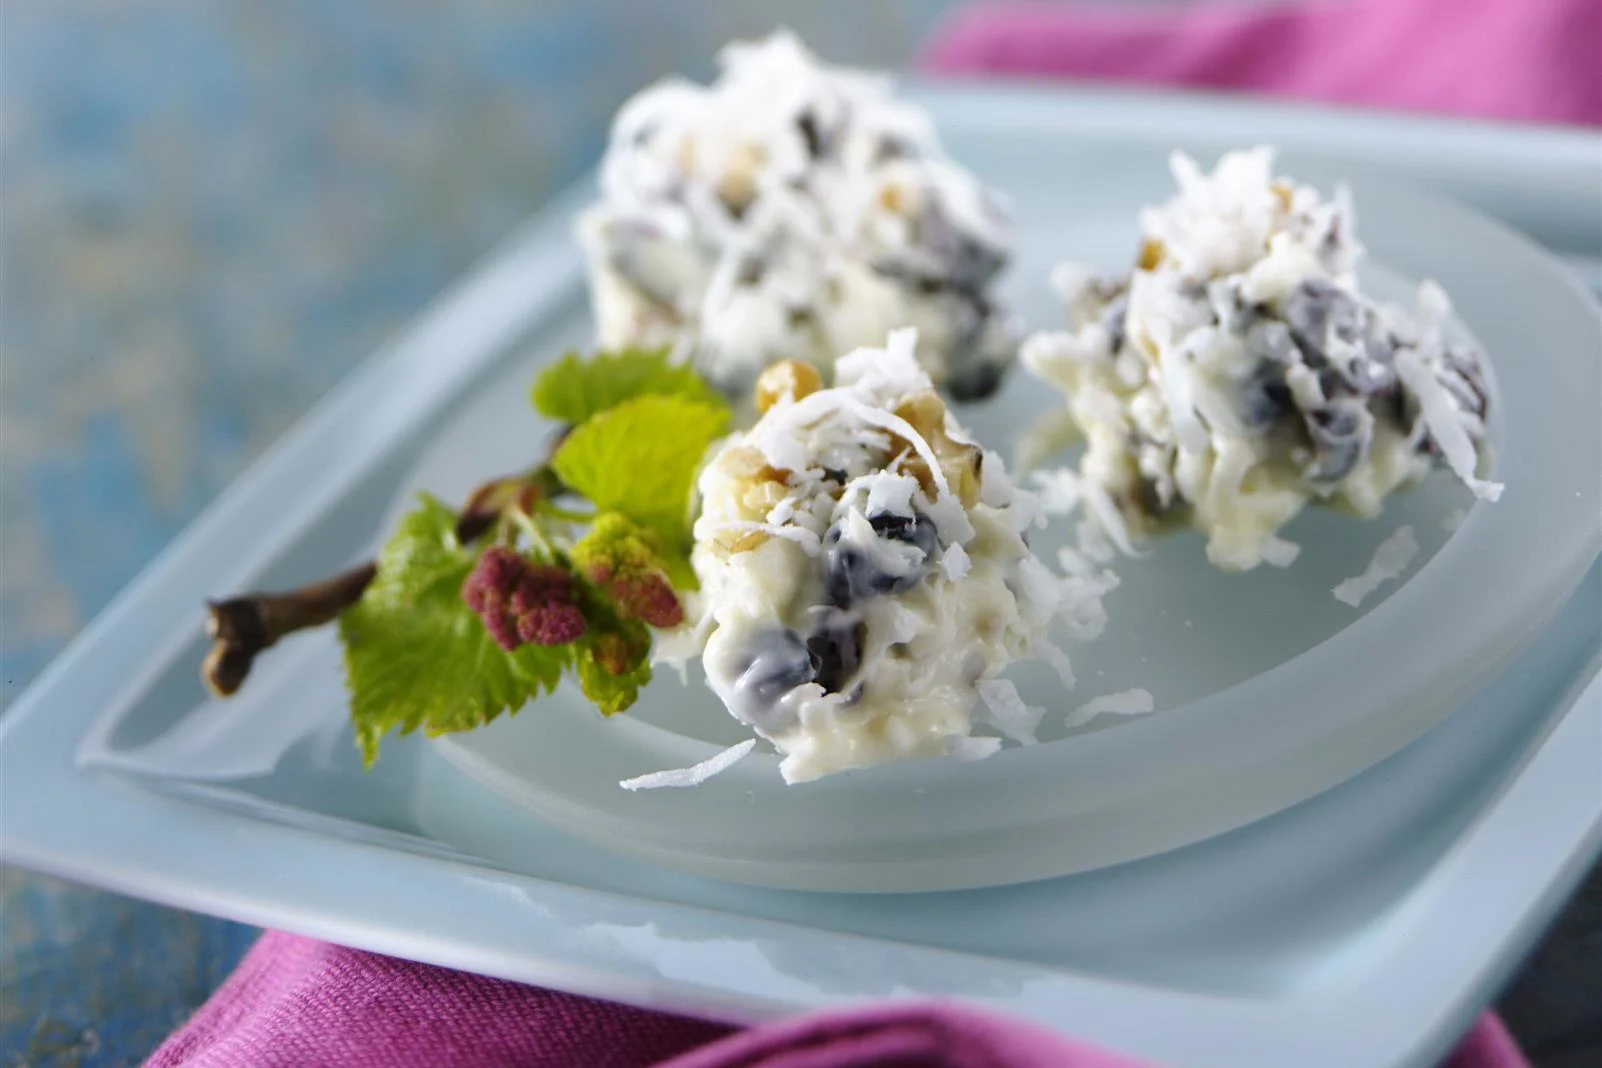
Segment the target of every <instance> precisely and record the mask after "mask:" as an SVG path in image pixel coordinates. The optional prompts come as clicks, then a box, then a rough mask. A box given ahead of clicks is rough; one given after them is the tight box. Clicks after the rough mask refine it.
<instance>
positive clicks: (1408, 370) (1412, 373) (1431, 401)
mask: <svg viewBox="0 0 1602 1068" xmlns="http://www.w3.org/2000/svg"><path fill="white" fill-rule="evenodd" d="M1396 373H1397V375H1398V376H1399V377H1400V378H1401V380H1402V384H1403V385H1405V386H1407V388H1408V389H1410V390H1412V391H1413V393H1414V395H1416V396H1417V397H1418V403H1419V409H1420V411H1421V412H1422V413H1423V416H1424V426H1425V427H1426V428H1427V429H1428V430H1429V432H1430V437H1432V438H1434V439H1435V444H1437V445H1439V446H1440V447H1441V454H1442V455H1443V456H1445V457H1446V465H1447V466H1448V467H1450V468H1451V469H1452V473H1453V474H1454V475H1456V476H1457V477H1458V478H1460V479H1462V481H1463V484H1464V485H1465V486H1467V487H1468V488H1469V489H1471V490H1473V491H1474V496H1476V497H1478V498H1479V499H1480V500H1482V501H1496V500H1499V499H1501V496H1502V484H1501V483H1500V482H1486V481H1483V480H1481V479H1479V478H1476V477H1475V475H1474V469H1475V467H1476V465H1477V464H1478V463H1479V454H1478V453H1477V452H1476V450H1475V448H1474V441H1473V439H1472V438H1470V437H1469V433H1468V430H1467V429H1466V428H1465V427H1464V426H1463V419H1462V415H1461V414H1460V413H1459V411H1458V408H1457V405H1456V404H1455V403H1453V401H1452V397H1451V394H1449V393H1447V392H1446V387H1445V386H1443V385H1441V383H1440V380H1439V379H1437V378H1436V377H1435V375H1434V374H1432V373H1431V372H1430V369H1429V368H1428V367H1426V366H1424V363H1423V361H1421V360H1420V359H1419V357H1418V355H1417V354H1416V353H1412V352H1408V351H1405V350H1404V351H1401V352H1398V353H1397V354H1396Z"/></svg>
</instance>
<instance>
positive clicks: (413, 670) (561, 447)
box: [202, 350, 729, 763]
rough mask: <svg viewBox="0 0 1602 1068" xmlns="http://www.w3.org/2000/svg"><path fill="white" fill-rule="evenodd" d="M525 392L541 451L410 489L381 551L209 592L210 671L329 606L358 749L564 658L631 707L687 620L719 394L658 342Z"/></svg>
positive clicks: (430, 722)
mask: <svg viewBox="0 0 1602 1068" xmlns="http://www.w3.org/2000/svg"><path fill="white" fill-rule="evenodd" d="M533 402H534V407H535V408H536V409H537V410H538V411H539V412H540V414H541V415H544V416H546V417H547V418H550V419H553V420H556V421H557V422H559V423H560V424H561V425H562V426H564V427H565V428H566V429H565V431H564V432H563V433H562V434H561V436H560V437H559V439H558V442H557V444H556V446H555V448H554V449H553V450H552V452H551V455H550V456H549V458H548V459H547V460H546V461H545V462H543V463H541V464H539V465H538V466H537V467H535V468H534V469H533V470H531V471H529V472H528V473H526V474H522V475H517V476H514V477H511V478H504V479H498V480H496V481H493V482H489V483H486V484H485V485H484V486H482V487H480V489H479V490H477V491H476V492H475V493H474V494H473V495H472V497H470V498H469V500H468V502H467V503H466V505H465V506H464V507H463V508H462V509H461V510H460V511H457V510H453V509H451V508H450V507H449V506H447V505H446V504H444V503H443V502H441V501H439V500H438V499H437V498H435V497H433V496H431V495H429V494H426V493H425V494H421V495H420V498H419V502H418V505H417V507H416V508H414V509H413V510H412V511H411V512H409V513H408V514H407V515H406V516H405V517H404V518H403V519H402V520H401V521H400V523H399V525H398V526H397V529H396V530H395V533H394V534H393V536H392V537H391V538H390V540H389V542H388V543H387V544H386V545H385V546H384V548H383V550H382V551H381V552H380V553H379V556H378V559H377V561H376V563H375V564H368V565H363V566H362V567H361V568H357V569H353V570H352V571H351V572H347V573H346V574H345V575H343V576H339V577H337V578H336V579H333V580H329V581H327V582H323V583H318V584H315V585H313V586H308V587H304V588H302V589H300V590H293V591H290V592H288V593H281V594H253V595H248V596H245V597H240V598H235V599H233V600H230V601H223V602H219V603H213V604H211V605H210V606H209V610H210V631H211V634H212V637H213V639H214V641H215V644H214V647H213V650H212V653H211V655H210V656H209V657H208V658H207V662H206V666H205V668H204V669H203V672H202V674H203V676H204V677H205V678H206V681H207V682H208V684H210V685H211V686H212V688H213V690H215V691H216V692H218V693H219V694H223V695H226V694H228V693H232V692H234V690H236V689H238V687H239V685H241V684H242V683H243V681H244V678H245V675H246V674H248V671H249V667H250V663H251V660H252V659H253V658H254V656H255V654H256V653H257V652H259V651H261V650H263V649H266V648H268V647H269V646H271V645H273V644H274V643H275V642H276V641H277V640H278V639H279V638H280V637H282V636H284V635H285V634H288V633H291V632H292V631H294V630H299V629H302V628H304V627H307V626H317V625H321V624H323V623H326V622H329V621H331V620H334V619H337V620H338V625H339V635H340V640H341V643H342V644H343V646H344V653H345V674H346V682H347V684H348V687H349V690H350V708H351V719H352V723H353V726H354V729H355V733H356V740H357V742H358V744H359V745H360V747H361V749H362V753H363V756H364V758H365V759H366V760H367V761H368V762H369V763H371V762H372V760H374V759H375V758H376V756H377V753H378V747H379V742H380V740H381V739H382V738H384V737H385V736H386V735H388V734H390V733H391V732H394V731H398V732H400V733H402V734H407V733H411V732H413V731H416V730H421V731H423V733H425V734H427V735H430V736H434V735H440V734H446V733H450V732H452V731H460V730H469V729H472V728H474V727H478V726H482V725H483V724H486V723H488V722H490V721H491V720H493V719H495V718H496V717H498V716H500V715H501V714H502V713H514V712H516V711H517V710H518V709H520V708H521V707H522V706H523V705H524V704H526V703H528V702H529V701H531V700H534V699H535V698H538V697H539V696H541V695H542V694H546V693H550V692H551V691H553V690H554V689H555V688H556V686H557V685H558V683H560V681H561V680H562V679H563V677H565V676H569V677H572V678H573V679H575V680H576V682H577V684H578V686H579V687H580V689H581V691H582V692H583V693H584V695H585V696H586V697H587V698H588V699H589V700H590V701H591V702H592V703H594V705H595V706H596V708H597V709H599V710H600V711H601V712H602V713H603V714H605V715H614V714H616V713H618V712H622V711H625V710H626V709H628V708H629V707H630V706H631V705H632V704H633V703H634V701H635V699H636V697H637V696H638V693H639V689H640V687H642V686H644V685H645V684H646V683H648V682H649V681H650V679H651V668H650V663H649V656H650V650H651V642H652V629H653V628H671V627H675V626H678V625H679V624H680V623H681V622H683V620H684V610H683V607H682V605H681V603H680V599H679V591H682V590H687V589H692V588H694V585H695V574H694V572H693V571H692V570H691V568H690V564H689V552H690V526H691V519H692V516H691V487H692V485H693V482H694V479H695V476H696V472H697V471H698V470H699V468H700V466H701V462H702V459H703V458H704V456H705V455H706V452H707V449H708V448H709V447H710V446H711V444H712V443H713V442H714V441H716V440H717V439H718V438H719V437H721V436H722V435H723V433H724V432H725V430H726V428H727V426H728V421H729V409H728V406H727V404H726V403H725V402H724V401H723V399H722V397H721V396H720V395H719V394H718V393H716V392H715V391H713V390H712V389H711V388H710V387H708V386H707V385H706V383H705V382H704V381H702V379H701V378H700V377H699V376H697V375H696V374H695V372H694V371H693V370H691V369H689V368H686V367H681V366H677V365H674V364H673V363H671V362H670V361H669V359H668V357H667V354H666V353H665V352H645V351H636V350H629V351H624V352H617V353H601V354H598V355H596V356H594V357H592V358H589V359H581V358H580V357H578V356H576V355H573V354H569V355H568V356H565V357H564V358H562V359H561V360H560V361H558V362H557V363H556V364H554V365H553V366H551V367H550V368H548V369H547V370H546V371H545V372H544V373H543V374H541V375H540V377H539V380H538V381H537V382H536V383H535V386H534V392H533Z"/></svg>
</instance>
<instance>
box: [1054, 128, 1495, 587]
mask: <svg viewBox="0 0 1602 1068" xmlns="http://www.w3.org/2000/svg"><path fill="white" fill-rule="evenodd" d="M1172 166H1173V171H1174V177H1175V179H1176V180H1177V182H1178V184H1179V193H1178V195H1177V196H1175V197H1174V198H1173V199H1172V200H1170V201H1169V202H1167V203H1166V204H1163V205H1161V206H1160V207H1156V208H1151V209H1148V210H1146V211H1144V212H1142V213H1141V218H1140V224H1141V232H1142V236H1143V238H1144V242H1143V246H1142V262H1141V265H1140V266H1139V267H1137V269H1135V270H1134V271H1133V272H1131V273H1130V275H1128V276H1127V277H1126V278H1115V279H1106V278H1094V277H1091V276H1089V275H1088V274H1087V273H1085V272H1083V271H1078V270H1075V269H1073V268H1069V267H1064V268H1059V270H1058V272H1057V276H1056V278H1054V283H1055V284H1056V285H1057V287H1058V289H1059V290H1060V291H1061V293H1062V294H1063V297H1064V299H1065V300H1066V301H1067V302H1068V309H1069V319H1070V325H1071V328H1070V330H1068V331H1066V332H1047V333H1041V334H1037V335H1035V336H1034V337H1031V338H1030V339H1029V340H1028V341H1027V342H1026V343H1025V345H1024V349H1023V352H1022V359H1023V362H1024V363H1025V365H1026V366H1027V367H1028V368H1029V369H1030V370H1031V371H1033V372H1034V373H1035V374H1037V375H1039V376H1040V377H1042V378H1044V379H1046V380H1047V381H1049V382H1051V383H1052V384H1054V385H1056V386H1058V387H1059V388H1061V389H1062V390H1063V391H1064V393H1065V394H1066V395H1067V398H1068V407H1069V411H1070V413H1071V415H1072V417H1073V420H1074V422H1075V423H1076V424H1077V425H1078V426H1079V428H1080V430H1081V431H1082V432H1083V434H1084V436H1085V438H1086V441H1087V451H1086V454H1085V457H1084V460H1083V461H1082V464H1081V467H1080V474H1081V476H1082V477H1083V478H1084V479H1086V480H1088V481H1090V482H1093V483H1095V484H1096V485H1098V486H1100V487H1101V488H1102V489H1104V490H1105V491H1106V493H1107V495H1108V496H1110V497H1111V498H1112V500H1113V501H1114V502H1116V504H1117V509H1118V512H1119V513H1120V516H1119V517H1120V518H1121V520H1122V521H1123V522H1124V523H1125V524H1127V525H1128V526H1129V527H1130V528H1132V529H1134V530H1136V531H1138V532H1150V531H1152V530H1155V529H1158V528H1160V527H1164V526H1169V525H1174V524H1189V525H1191V526H1194V527H1196V528H1197V529H1199V530H1201V531H1202V532H1203V533H1205V534H1206V536H1207V553H1208V558H1209V559H1210V560H1211V561H1212V562H1213V563H1214V564H1216V565H1217V566H1219V567H1222V568H1225V569H1228V570H1246V569H1249V568H1252V567H1256V566H1257V565H1258V564H1260V563H1263V562H1265V561H1266V562H1268V563H1271V564H1279V565H1281V566H1284V565H1286V564H1288V563H1289V562H1290V561H1291V560H1292V559H1293V558H1294V556H1295V547H1294V546H1290V545H1288V543H1286V542H1284V541H1283V540H1282V539H1280V538H1279V537H1278V536H1277V533H1278V531H1279V529H1280V528H1281V527H1282V526H1283V525H1284V524H1285V523H1287V522H1289V521H1290V519H1291V518H1292V517H1294V516H1295V515H1296V514H1297V513H1298V512H1300V511H1301V510H1302V508H1304V507H1305V506H1307V505H1308V504H1309V503H1321V504H1326V505H1330V506H1333V507H1338V508H1342V509H1344V510H1347V511H1349V512H1352V513H1355V514H1357V515H1359V516H1364V517H1371V516H1374V515H1377V514H1379V512H1380V511H1381V509H1382V508H1383V506H1384V502H1385V499H1386V498H1387V497H1388V496H1389V495H1390V494H1391V493H1392V492H1394V491H1396V490H1398V489H1400V488H1403V487H1406V486H1408V485H1411V484H1413V483H1416V482H1417V481H1418V480H1420V479H1421V478H1423V477H1424V475H1425V474H1426V473H1427V472H1428V471H1429V470H1430V468H1431V467H1432V466H1433V465H1434V464H1435V463H1436V461H1437V459H1441V460H1444V461H1445V462H1446V464H1447V465H1448V466H1450V467H1451V468H1452V470H1453V471H1454V472H1455V473H1456V474H1458V475H1459V476H1460V477H1461V478H1462V479H1463V480H1464V481H1465V483H1467V484H1468V485H1469V486H1470V487H1471V488H1473V489H1474V490H1475V492H1476V493H1478V494H1480V495H1481V496H1484V497H1487V498H1488V499H1495V496H1496V494H1497V493H1498V492H1499V491H1500V487H1497V486H1494V485H1493V484H1490V483H1484V482H1480V481H1479V480H1478V479H1476V478H1475V477H1474V476H1475V470H1474V468H1475V466H1476V464H1477V463H1478V460H1479V452H1480V449H1481V448H1482V446H1483V442H1484V436H1485V423H1484V419H1485V412H1486V406H1487V404H1488V403H1489V391H1488V386H1487V382H1486V378H1485V373H1484V363H1483V360H1484V357H1483V355H1482V354H1481V353H1479V352H1477V351H1476V350H1474V349H1472V348H1470V347H1467V346H1462V345H1453V344H1448V343H1446V342H1444V341H1443V339H1442V337H1441V332H1440V328H1441V323H1442V321H1443V319H1444V318H1445V315H1446V312H1447V310H1448V306H1447V303H1446V300H1445V295H1444V294H1443V293H1441V291H1440V289H1439V287H1436V286H1434V285H1433V284H1432V283H1425V284H1424V285H1423V286H1421V287H1420V290H1419V301H1418V311H1417V313H1416V315H1412V316H1410V315H1408V314H1407V313H1405V312H1403V311H1402V310H1400V309H1397V308H1391V307H1385V306H1382V305H1379V304H1378V303H1376V302H1375V301H1373V300H1371V299H1369V298H1368V297H1366V296H1364V295H1363V294H1362V293H1360V292H1359V291H1358V288H1357V280H1356V276H1355V274H1354V268H1355V266H1356V264H1357V262H1358V259H1359V257H1360V256H1361V255H1362V248H1361V246H1360V245H1359V244H1358V243H1357V241H1356V239H1355V237H1354V234H1353V218H1352V207H1351V204H1350V202H1349V200H1348V198H1347V196H1346V195H1345V192H1344V191H1342V192H1341V193H1339V194H1337V196H1336V197H1335V198H1334V199H1333V200H1325V199H1323V198H1322V197H1320V196H1319V194H1318V192H1317V191H1316V190H1314V189H1312V188H1310V187H1308V186H1302V185H1296V184H1294V183H1292V182H1290V181H1287V180H1285V179H1276V178H1275V177H1274V176H1273V170H1272V167H1273V153H1272V152H1271V151H1270V150H1268V149H1261V148H1260V149H1255V150H1252V151H1246V152H1234V153H1229V154H1227V155H1225V156H1224V157H1223V158H1222V159H1221V160H1220V161H1219V163H1218V165H1217V167H1216V168H1215V170H1214V171H1213V173H1212V174H1210V175H1209V174H1204V173H1202V172H1201V171H1200V169H1199V168H1198V167H1197V166H1196V164H1195V162H1194V161H1192V160H1191V159H1189V158H1188V157H1186V156H1183V155H1177V154H1176V156H1175V157H1174V159H1173V162H1172Z"/></svg>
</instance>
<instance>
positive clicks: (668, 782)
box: [618, 738, 756, 790]
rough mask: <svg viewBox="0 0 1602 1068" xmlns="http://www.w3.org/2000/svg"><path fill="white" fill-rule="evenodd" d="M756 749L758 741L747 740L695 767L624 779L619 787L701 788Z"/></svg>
mask: <svg viewBox="0 0 1602 1068" xmlns="http://www.w3.org/2000/svg"><path fill="white" fill-rule="evenodd" d="M755 748H756V739H755V738H747V739H746V740H745V741H743V742H740V743H739V744H738V745H731V746H729V747H728V748H727V749H725V750H723V751H722V752H721V753H718V754H716V755H714V756H710V757H707V758H706V759H705V760H703V761H701V762H700V763H699V764H696V765H694V766H693V767H688V768H673V769H671V770H669V771H653V772H651V773H650V774H648V775H637V776H635V777H634V778H632V779H624V780H623V781H622V782H620V783H618V785H619V786H621V787H623V789H625V790H660V789H663V788H665V787H670V786H672V787H681V786H700V785H701V784H702V783H704V782H706V781H707V780H708V779H710V778H711V777H712V776H714V775H717V774H718V773H720V772H724V771H727V770H729V769H730V768H732V767H733V766H734V765H735V764H737V763H739V761H740V760H741V759H743V758H744V757H745V755H746V754H747V753H749V752H751V750H753V749H755Z"/></svg>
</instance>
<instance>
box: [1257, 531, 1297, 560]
mask: <svg viewBox="0 0 1602 1068" xmlns="http://www.w3.org/2000/svg"><path fill="white" fill-rule="evenodd" d="M1300 555H1302V547H1301V546H1300V545H1297V544H1296V543H1295V542H1294V541H1289V540H1287V539H1285V538H1280V537H1275V536H1272V535H1271V536H1270V537H1269V538H1268V539H1267V540H1266V541H1264V542H1263V563H1265V564H1267V565H1269V566H1270V567H1279V568H1285V567H1290V566H1291V565H1292V564H1294V563H1295V562H1296V558H1297V557H1298V556H1300Z"/></svg>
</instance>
